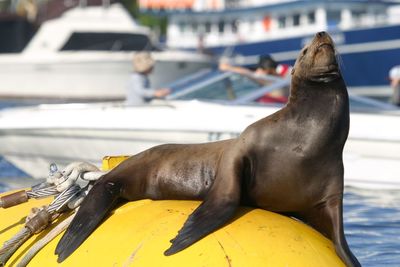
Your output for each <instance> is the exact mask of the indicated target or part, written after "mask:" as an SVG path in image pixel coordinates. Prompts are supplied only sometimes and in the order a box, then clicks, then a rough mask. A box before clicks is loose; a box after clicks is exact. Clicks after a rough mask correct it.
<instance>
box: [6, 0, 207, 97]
mask: <svg viewBox="0 0 400 267" xmlns="http://www.w3.org/2000/svg"><path fill="white" fill-rule="evenodd" d="M156 45H157V43H156V42H155V40H154V38H153V36H152V33H151V32H150V30H149V29H148V28H147V27H143V26H140V25H138V24H137V23H136V22H135V21H134V20H133V19H132V18H131V16H130V15H129V14H128V12H127V11H126V10H125V9H124V8H123V6H122V5H121V4H118V3H116V4H112V5H110V6H87V7H81V6H78V7H75V8H73V9H70V10H68V11H66V12H65V13H63V14H62V15H61V16H60V17H58V18H55V19H51V20H48V21H46V22H44V23H43V24H42V25H41V27H40V29H39V30H38V32H37V33H36V34H35V35H34V37H33V38H32V40H31V41H30V42H29V43H28V45H27V46H26V47H25V49H24V50H23V51H22V52H21V53H14V54H2V55H0V70H1V71H0V81H1V83H0V98H36V99H67V100H71V99H75V100H80V101H85V100H115V99H123V98H124V97H125V94H126V92H125V90H126V83H127V80H128V78H129V73H130V72H131V71H132V64H131V60H132V55H133V53H134V51H141V50H153V52H152V55H153V57H154V59H155V62H156V64H155V68H154V72H153V73H152V75H151V77H150V79H151V83H152V86H154V87H162V86H165V85H166V84H167V83H169V82H172V81H174V80H176V79H177V78H179V77H183V76H184V75H187V74H189V73H193V72H195V71H197V70H199V69H201V68H204V67H207V66H209V65H210V62H211V60H210V57H208V56H205V55H201V54H198V53H193V52H184V51H177V50H165V51H157V49H156V48H157V47H156Z"/></svg>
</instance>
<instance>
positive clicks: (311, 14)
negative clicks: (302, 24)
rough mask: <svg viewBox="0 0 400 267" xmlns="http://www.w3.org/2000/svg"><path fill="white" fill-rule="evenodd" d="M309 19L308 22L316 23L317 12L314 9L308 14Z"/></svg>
mask: <svg viewBox="0 0 400 267" xmlns="http://www.w3.org/2000/svg"><path fill="white" fill-rule="evenodd" d="M307 21H308V24H314V23H315V12H314V11H312V12H310V13H308V14H307Z"/></svg>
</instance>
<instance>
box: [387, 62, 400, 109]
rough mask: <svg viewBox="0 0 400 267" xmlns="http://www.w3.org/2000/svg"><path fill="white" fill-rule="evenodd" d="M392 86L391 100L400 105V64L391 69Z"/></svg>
mask: <svg viewBox="0 0 400 267" xmlns="http://www.w3.org/2000/svg"><path fill="white" fill-rule="evenodd" d="M389 79H390V87H391V88H392V90H393V92H392V97H391V99H390V100H391V102H392V104H394V105H396V106H400V65H398V66H394V67H393V68H391V69H390V71H389Z"/></svg>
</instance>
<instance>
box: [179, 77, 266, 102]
mask: <svg viewBox="0 0 400 267" xmlns="http://www.w3.org/2000/svg"><path fill="white" fill-rule="evenodd" d="M260 88H261V85H259V84H258V83H256V82H255V81H253V80H250V79H249V78H247V77H245V76H242V75H239V74H233V75H230V76H228V77H225V78H224V79H222V80H218V81H216V82H214V83H211V84H207V85H205V86H203V87H201V88H198V89H197V90H195V91H191V92H189V93H187V94H185V95H181V96H180V97H178V98H177V99H200V100H234V99H237V98H240V97H242V96H244V95H247V94H249V93H251V92H253V91H256V90H258V89H260Z"/></svg>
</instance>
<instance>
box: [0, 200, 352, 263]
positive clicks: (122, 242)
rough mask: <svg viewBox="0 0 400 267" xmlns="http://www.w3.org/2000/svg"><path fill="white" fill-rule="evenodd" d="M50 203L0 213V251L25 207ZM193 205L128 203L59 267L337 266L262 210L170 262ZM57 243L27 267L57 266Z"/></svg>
mask: <svg viewBox="0 0 400 267" xmlns="http://www.w3.org/2000/svg"><path fill="white" fill-rule="evenodd" d="M51 200H52V199H51V198H47V199H42V200H30V201H29V202H27V203H24V204H21V205H19V206H16V207H12V208H8V209H0V218H1V220H0V245H1V244H3V242H4V241H6V240H8V239H10V238H11V237H12V236H13V235H14V234H15V233H17V232H18V231H19V230H20V229H21V228H22V227H23V225H24V219H25V217H26V215H27V214H28V213H29V212H30V209H31V208H32V207H38V206H41V205H45V204H48V203H50V201H51ZM199 204H200V202H198V201H170V200H165V201H151V200H140V201H135V202H129V203H127V204H125V205H123V206H121V207H119V208H117V209H116V210H115V211H114V212H113V214H112V215H111V216H109V217H108V218H107V219H106V220H105V221H104V222H103V223H102V224H101V225H100V226H99V227H98V228H97V229H96V230H95V231H94V232H93V233H92V235H90V236H89V238H88V239H87V240H86V241H85V242H84V243H83V244H82V245H81V246H80V247H79V248H78V249H77V250H76V251H75V252H74V253H73V254H72V255H71V256H70V257H69V258H67V259H66V260H65V261H64V262H63V263H62V264H61V266H74V267H75V266H173V267H177V266H191V267H192V266H218V267H219V266H273V267H279V266H301V267H305V266H310V267H311V266H316V267H320V266H328V267H329V266H344V264H343V263H342V262H341V260H340V259H339V257H338V256H337V255H336V253H335V251H334V248H333V245H332V243H331V241H329V240H328V239H326V238H325V237H323V236H322V235H321V234H319V233H318V232H317V231H315V230H313V229H312V228H311V227H309V226H307V225H305V224H303V223H301V222H298V221H296V220H293V219H290V218H288V217H285V216H282V215H279V214H275V213H272V212H268V211H265V210H261V209H252V208H245V207H241V208H240V209H239V210H238V212H237V215H236V216H235V218H234V219H232V220H231V221H230V222H229V223H228V224H227V225H225V226H224V227H222V228H220V229H219V230H217V231H215V232H214V233H212V234H210V235H208V236H206V237H205V238H203V239H202V240H200V241H198V242H196V243H195V244H194V245H192V246H190V247H189V248H187V249H185V250H183V251H181V252H179V253H177V254H175V255H172V256H164V254H163V252H164V251H165V250H166V249H167V248H168V247H169V246H170V243H169V240H171V239H172V238H174V237H175V236H176V234H177V232H178V230H179V229H180V228H181V227H182V225H183V223H184V222H185V220H186V219H187V217H188V216H189V214H190V213H192V212H193V210H194V209H195V208H196V207H197V206H198V205H199ZM49 230H50V229H47V230H46V231H44V232H43V233H40V234H38V235H35V236H33V237H31V238H30V239H29V240H28V241H27V242H26V243H25V244H24V245H23V246H22V247H20V248H19V249H18V250H17V251H16V253H15V254H14V255H13V256H12V257H11V258H10V260H9V261H8V263H7V266H15V265H16V264H17V263H18V261H19V260H20V259H21V258H22V257H23V255H24V254H25V253H26V252H27V251H28V250H29V248H30V247H31V246H32V245H33V244H34V242H35V241H37V240H39V239H40V238H42V237H43V236H44V234H45V233H47V232H48V231H49ZM60 238H61V235H60V236H58V237H57V238H55V239H54V240H53V241H52V242H50V243H49V244H48V245H47V246H46V247H44V248H43V249H42V250H41V251H40V252H39V253H38V254H37V255H36V256H35V257H34V258H33V260H32V261H31V263H30V264H29V266H40V267H42V266H56V265H57V257H56V255H54V250H55V247H56V245H57V243H58V241H59V240H60Z"/></svg>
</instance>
